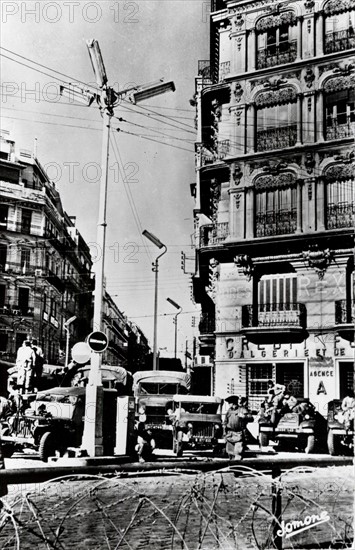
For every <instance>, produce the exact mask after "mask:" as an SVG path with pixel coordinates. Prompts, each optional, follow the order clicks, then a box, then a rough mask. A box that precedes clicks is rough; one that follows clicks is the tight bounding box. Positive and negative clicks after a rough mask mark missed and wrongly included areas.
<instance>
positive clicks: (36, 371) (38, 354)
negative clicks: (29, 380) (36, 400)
mask: <svg viewBox="0 0 355 550" xmlns="http://www.w3.org/2000/svg"><path fill="white" fill-rule="evenodd" d="M32 349H33V351H34V353H35V363H34V367H33V378H34V380H33V383H34V385H35V387H36V388H37V390H38V388H40V385H41V382H40V381H41V378H42V373H43V365H44V357H43V351H42V348H41V347H40V346H39V345H38V342H37V340H36V339H35V338H32Z"/></svg>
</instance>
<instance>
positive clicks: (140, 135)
mask: <svg viewBox="0 0 355 550" xmlns="http://www.w3.org/2000/svg"><path fill="white" fill-rule="evenodd" d="M118 130H119V131H120V132H122V133H123V134H128V135H130V136H136V137H140V138H142V139H146V140H148V141H153V142H154V143H161V144H162V145H167V146H168V147H173V148H174V149H180V150H181V151H187V152H188V153H194V154H195V151H193V150H191V149H185V147H179V146H178V145H172V144H171V143H165V142H164V141H159V140H157V139H153V137H154V136H144V135H142V134H135V133H133V132H129V131H128V130H122V129H119V128H118Z"/></svg>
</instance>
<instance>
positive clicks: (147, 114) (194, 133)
mask: <svg viewBox="0 0 355 550" xmlns="http://www.w3.org/2000/svg"><path fill="white" fill-rule="evenodd" d="M124 103H125V107H126V109H128V110H129V111H132V112H133V113H136V114H137V115H141V116H145V117H148V118H149V119H150V120H156V121H157V122H160V123H162V124H166V125H168V126H172V127H173V128H177V129H178V130H180V131H181V132H188V133H190V134H193V135H196V130H195V129H194V128H193V126H189V128H192V129H193V130H194V131H192V130H185V128H180V127H179V126H176V125H174V124H171V122H166V121H165V120H159V119H158V118H154V117H152V115H150V114H149V113H141V112H139V111H137V110H136V109H132V108H130V107H128V105H131V104H130V103H129V102H127V101H124ZM126 103H127V105H126ZM136 107H137V106H136ZM141 108H142V107H141ZM158 116H161V117H164V115H159V114H158ZM167 118H170V119H171V117H167ZM171 120H173V119H171ZM174 122H177V123H178V124H183V123H182V122H178V121H174Z"/></svg>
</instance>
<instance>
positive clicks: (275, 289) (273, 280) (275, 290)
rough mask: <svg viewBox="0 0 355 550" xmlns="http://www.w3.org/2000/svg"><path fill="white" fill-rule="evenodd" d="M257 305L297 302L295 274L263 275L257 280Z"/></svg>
mask: <svg viewBox="0 0 355 550" xmlns="http://www.w3.org/2000/svg"><path fill="white" fill-rule="evenodd" d="M258 297H259V305H261V304H287V303H296V302H297V277H296V275H290V274H280V275H272V276H269V275H265V276H263V277H262V278H261V279H260V282H259V296H258Z"/></svg>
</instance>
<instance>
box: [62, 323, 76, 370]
mask: <svg viewBox="0 0 355 550" xmlns="http://www.w3.org/2000/svg"><path fill="white" fill-rule="evenodd" d="M75 319H76V315H73V317H70V318H69V319H68V320H67V321H65V323H64V324H63V327H64V330H65V332H66V333H67V334H66V341H65V364H64V366H65V367H67V366H68V363H69V340H70V330H69V326H70V325H71V324H72V323H74V321H75Z"/></svg>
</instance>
